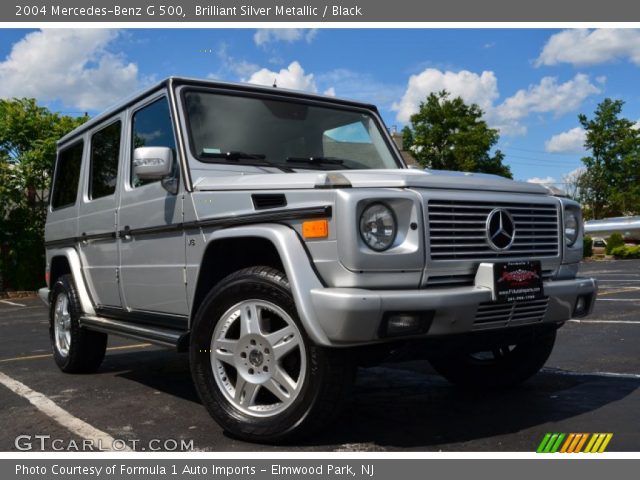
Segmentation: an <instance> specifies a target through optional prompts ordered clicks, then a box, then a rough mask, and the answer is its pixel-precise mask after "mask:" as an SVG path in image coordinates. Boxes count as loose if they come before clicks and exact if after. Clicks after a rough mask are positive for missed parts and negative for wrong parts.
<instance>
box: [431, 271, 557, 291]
mask: <svg viewBox="0 0 640 480" xmlns="http://www.w3.org/2000/svg"><path fill="white" fill-rule="evenodd" d="M553 275H554V270H542V279H543V280H550V279H552V278H553ZM475 279H476V274H475V273H471V274H466V273H461V274H453V275H447V274H445V275H429V277H428V278H427V282H426V285H425V286H426V287H428V288H430V287H449V288H452V287H470V286H472V285H473V284H474V283H475Z"/></svg>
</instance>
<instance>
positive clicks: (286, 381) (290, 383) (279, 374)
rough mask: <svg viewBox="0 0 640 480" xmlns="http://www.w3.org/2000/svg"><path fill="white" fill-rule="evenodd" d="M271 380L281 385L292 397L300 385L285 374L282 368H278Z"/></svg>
mask: <svg viewBox="0 0 640 480" xmlns="http://www.w3.org/2000/svg"><path fill="white" fill-rule="evenodd" d="M271 380H272V381H273V382H276V384H279V385H280V386H282V387H283V388H284V389H285V390H286V391H287V393H288V395H291V394H292V393H293V392H295V390H296V388H297V386H298V383H297V382H296V381H295V380H294V379H293V378H291V377H290V376H289V374H288V373H287V372H285V371H284V370H283V369H282V368H281V367H277V368H276V371H275V372H274V374H273V377H271Z"/></svg>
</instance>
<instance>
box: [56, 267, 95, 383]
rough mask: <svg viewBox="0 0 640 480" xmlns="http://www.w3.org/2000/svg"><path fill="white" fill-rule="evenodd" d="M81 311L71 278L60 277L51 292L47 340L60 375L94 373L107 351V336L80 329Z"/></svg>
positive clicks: (67, 276)
mask: <svg viewBox="0 0 640 480" xmlns="http://www.w3.org/2000/svg"><path fill="white" fill-rule="evenodd" d="M81 313H82V308H81V306H80V301H79V299H78V293H77V291H76V286H75V283H74V281H73V278H72V277H71V275H63V276H61V277H60V278H59V279H58V280H57V281H56V283H55V284H54V286H53V289H52V292H51V309H50V312H49V337H50V339H51V346H52V349H53V358H54V360H55V362H56V364H57V365H58V367H59V368H60V370H62V371H63V372H67V373H89V372H94V371H96V370H97V369H98V368H99V367H100V364H101V363H102V360H103V359H104V354H105V351H106V349H107V335H106V334H105V333H100V332H93V331H90V330H87V329H85V328H82V327H81V326H80V323H79V319H80V315H81Z"/></svg>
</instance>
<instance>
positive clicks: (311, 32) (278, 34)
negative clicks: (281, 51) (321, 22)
mask: <svg viewBox="0 0 640 480" xmlns="http://www.w3.org/2000/svg"><path fill="white" fill-rule="evenodd" d="M317 34H318V29H317V28H311V29H305V28H259V29H258V30H256V33H255V34H254V35H253V41H254V43H255V44H256V45H258V46H263V45H266V44H268V43H273V42H287V43H294V42H298V41H300V40H304V41H306V42H307V43H311V42H312V41H313V40H314V38H316V35H317Z"/></svg>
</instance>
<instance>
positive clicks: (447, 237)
mask: <svg viewBox="0 0 640 480" xmlns="http://www.w3.org/2000/svg"><path fill="white" fill-rule="evenodd" d="M495 208H502V209H505V210H507V211H508V212H509V213H510V214H511V216H512V217H513V221H514V225H515V238H514V241H513V244H512V245H511V247H510V248H508V249H506V250H503V251H495V250H493V249H492V248H491V247H490V246H489V244H488V242H487V235H486V224H487V217H488V216H489V214H490V213H491V211H492V210H494V209H495ZM427 218H428V225H429V227H428V228H429V231H428V235H429V242H430V256H431V259H432V260H433V261H439V260H475V259H478V260H482V259H492V258H494V259H495V258H498V259H503V258H504V259H508V258H528V257H531V258H540V257H555V256H557V255H558V248H559V228H558V226H559V217H558V208H557V206H556V205H555V204H544V203H505V202H474V201H456V200H430V201H429V202H428V204H427Z"/></svg>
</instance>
